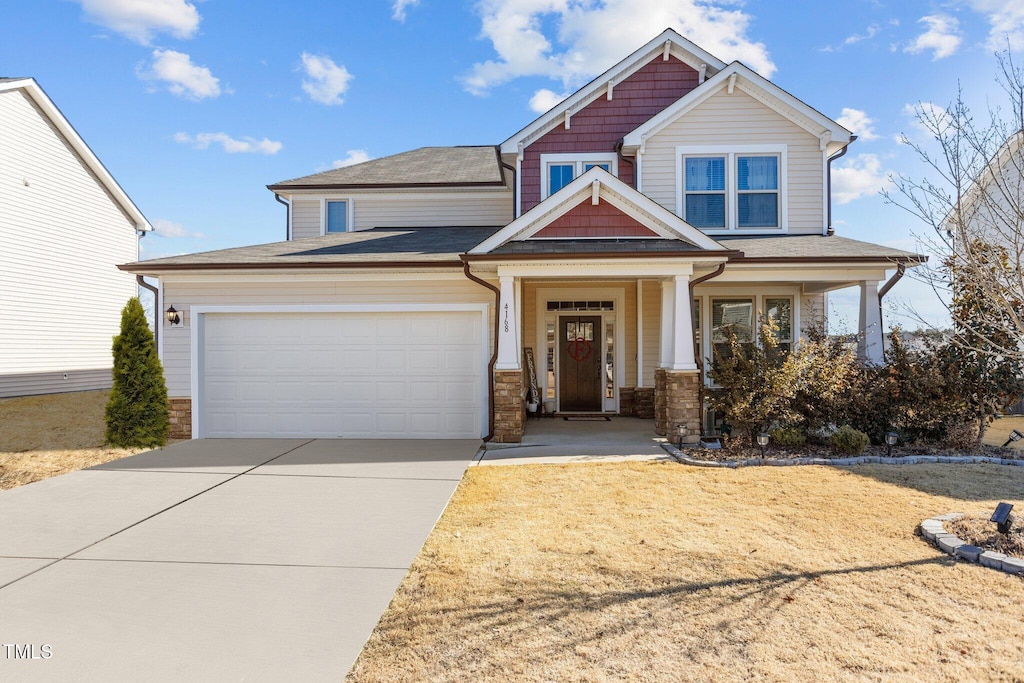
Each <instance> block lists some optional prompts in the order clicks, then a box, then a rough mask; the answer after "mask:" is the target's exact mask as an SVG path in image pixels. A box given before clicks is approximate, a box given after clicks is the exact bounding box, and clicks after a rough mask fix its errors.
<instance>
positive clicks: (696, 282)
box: [689, 262, 725, 435]
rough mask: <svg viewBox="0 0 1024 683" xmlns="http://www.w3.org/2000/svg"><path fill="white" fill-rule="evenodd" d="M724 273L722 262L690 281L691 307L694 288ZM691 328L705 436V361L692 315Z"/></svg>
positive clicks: (701, 431)
mask: <svg viewBox="0 0 1024 683" xmlns="http://www.w3.org/2000/svg"><path fill="white" fill-rule="evenodd" d="M724 272H725V262H722V263H719V264H718V268H716V269H715V270H713V271H711V272H710V273H708V274H707V275H701V276H700V277H699V278H697V279H696V280H690V289H689V291H690V305H691V306H692V305H693V288H694V287H696V286H697V285H700V284H703V283H705V282H707V281H708V280H711V279H712V278H716V277H718V276H719V275H721V274H722V273H724ZM690 327H691V331H690V337H691V338H692V340H693V358H694V360H696V361H697V369H698V371H699V378H698V380H697V382H698V384H697V404H698V406H697V407H698V412H697V414H698V415H700V433H701V435H703V434H704V359H703V358H702V357H701V355H700V354H699V353H697V335H696V334H695V332H696V330H694V329H692V328H693V316H692V315H691V316H690Z"/></svg>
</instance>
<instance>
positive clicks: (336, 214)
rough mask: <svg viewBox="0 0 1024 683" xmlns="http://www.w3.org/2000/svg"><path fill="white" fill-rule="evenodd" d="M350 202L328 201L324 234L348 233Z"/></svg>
mask: <svg viewBox="0 0 1024 683" xmlns="http://www.w3.org/2000/svg"><path fill="white" fill-rule="evenodd" d="M348 230H349V227H348V201H347V200H346V201H328V202H327V217H326V229H325V230H324V232H348Z"/></svg>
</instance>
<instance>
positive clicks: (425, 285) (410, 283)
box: [161, 272, 494, 398]
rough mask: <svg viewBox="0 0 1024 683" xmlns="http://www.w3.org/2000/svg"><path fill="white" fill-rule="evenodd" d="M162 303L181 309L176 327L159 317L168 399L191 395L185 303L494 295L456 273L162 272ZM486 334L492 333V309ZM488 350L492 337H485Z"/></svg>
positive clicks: (421, 300)
mask: <svg viewBox="0 0 1024 683" xmlns="http://www.w3.org/2000/svg"><path fill="white" fill-rule="evenodd" d="M161 283H162V285H163V295H164V304H165V305H171V304H173V305H174V307H175V308H176V309H178V310H179V311H181V315H182V322H181V324H180V325H173V326H172V325H168V324H167V321H166V320H162V321H161V324H162V325H163V327H162V334H163V358H162V360H163V364H164V377H165V379H166V380H167V393H168V395H169V396H171V397H176V398H188V397H190V396H191V369H192V361H191V352H192V349H191V339H192V337H191V334H192V315H191V307H192V306H197V305H204V306H214V305H219V306H268V307H273V306H275V305H276V306H302V305H332V304H335V305H337V304H363V305H367V304H371V305H372V304H444V303H458V304H463V303H472V304H475V303H483V304H488V305H489V310H490V309H493V308H494V294H493V292H491V291H490V290H487V289H485V288H484V287H482V286H481V285H479V284H476V283H474V282H471V281H469V280H467V279H466V278H465V277H463V276H462V273H461V272H459V273H458V274H457V275H456V274H451V275H449V276H446V277H445V278H444V279H441V278H440V277H434V276H432V275H431V274H425V275H423V279H422V280H420V279H415V280H410V279H401V280H399V279H395V280H384V279H379V278H374V279H370V278H367V279H364V280H341V279H331V278H327V277H319V278H318V277H315V276H311V277H309V278H308V279H303V276H300V275H285V276H282V277H273V278H265V279H260V280H256V281H251V280H245V279H244V278H240V277H237V276H236V277H226V278H224V279H218V278H216V277H213V276H211V277H206V278H203V279H201V280H200V279H195V280H182V279H175V278H174V277H173V276H165V277H164V278H162V281H161ZM489 316H490V317H489V322H488V326H487V331H486V334H487V335H488V337H492V336H493V329H494V328H493V323H494V320H493V311H491V313H490V314H489ZM490 343H491V349H492V351H493V343H494V341H493V339H492V340H491V342H490Z"/></svg>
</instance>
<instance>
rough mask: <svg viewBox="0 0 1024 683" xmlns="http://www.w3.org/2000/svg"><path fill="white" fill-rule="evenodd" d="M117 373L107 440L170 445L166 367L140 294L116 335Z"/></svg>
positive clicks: (124, 444) (140, 445)
mask: <svg viewBox="0 0 1024 683" xmlns="http://www.w3.org/2000/svg"><path fill="white" fill-rule="evenodd" d="M113 374H114V386H113V388H112V389H111V391H110V401H109V402H108V403H107V415H106V417H107V442H108V443H110V444H111V445H112V446H118V447H120V448H156V447H159V446H163V445H166V443H167V434H168V432H169V431H170V421H169V419H168V415H167V386H166V385H165V384H164V369H163V367H162V366H161V365H160V358H159V357H157V353H156V345H155V344H154V342H153V333H152V332H150V330H149V326H148V325H147V324H146V314H145V312H144V311H143V310H142V304H141V303H139V298H138V297H132V298H131V299H129V300H128V303H127V304H125V307H124V309H123V310H122V311H121V334H119V335H117V336H116V337H114V373H113Z"/></svg>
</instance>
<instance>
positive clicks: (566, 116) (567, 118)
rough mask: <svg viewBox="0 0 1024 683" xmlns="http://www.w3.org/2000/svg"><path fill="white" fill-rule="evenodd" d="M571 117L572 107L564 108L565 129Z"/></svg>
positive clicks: (567, 128)
mask: <svg viewBox="0 0 1024 683" xmlns="http://www.w3.org/2000/svg"><path fill="white" fill-rule="evenodd" d="M571 118H572V107H570V108H568V109H566V110H565V129H566V130H569V119H571Z"/></svg>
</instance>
